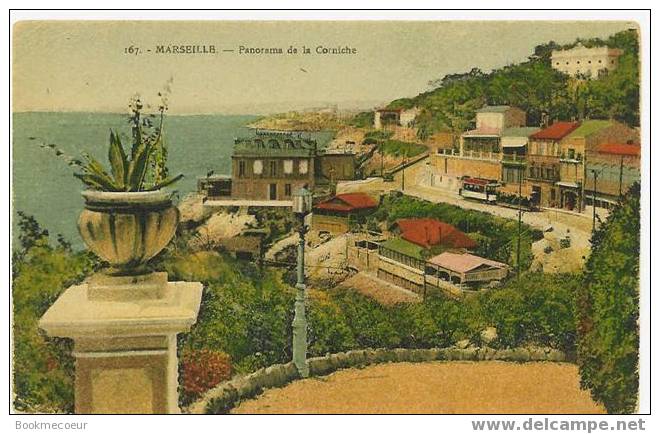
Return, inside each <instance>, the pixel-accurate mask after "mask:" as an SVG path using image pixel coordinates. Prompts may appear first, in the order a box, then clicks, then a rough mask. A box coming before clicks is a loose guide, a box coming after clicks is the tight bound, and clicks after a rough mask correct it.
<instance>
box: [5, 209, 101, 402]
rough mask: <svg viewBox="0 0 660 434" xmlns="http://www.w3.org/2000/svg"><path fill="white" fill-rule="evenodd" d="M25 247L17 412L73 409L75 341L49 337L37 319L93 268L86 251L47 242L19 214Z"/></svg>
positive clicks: (18, 299) (18, 308)
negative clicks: (73, 353)
mask: <svg viewBox="0 0 660 434" xmlns="http://www.w3.org/2000/svg"><path fill="white" fill-rule="evenodd" d="M19 227H20V228H21V229H22V232H21V235H20V237H19V240H20V243H21V248H20V249H19V250H16V251H14V255H13V262H12V267H13V270H14V275H13V279H12V301H13V309H14V312H13V315H14V316H13V320H14V321H13V325H12V327H13V340H14V353H13V360H12V361H13V374H14V376H13V378H14V393H15V399H14V407H15V408H16V409H17V410H19V411H29V412H45V413H52V412H58V413H62V412H64V413H70V412H72V411H73V402H74V401H73V358H72V357H71V349H72V348H71V347H72V346H71V341H70V340H67V339H57V338H49V337H47V336H46V335H45V333H44V332H43V331H41V330H40V329H39V327H38V321H39V318H41V316H42V315H43V314H44V313H45V312H46V310H47V309H48V307H49V306H50V305H51V304H53V302H54V301H55V300H56V299H57V297H59V295H60V294H61V293H62V291H64V289H66V288H67V287H68V286H70V285H73V284H75V283H77V282H79V281H80V280H81V279H82V278H83V277H84V276H85V275H87V274H88V273H89V272H90V271H91V270H92V269H93V267H94V265H95V262H94V260H93V259H92V257H91V256H90V255H88V254H86V253H73V252H71V251H70V250H69V249H67V248H65V247H63V246H59V247H53V246H51V245H50V244H49V239H48V232H47V231H45V230H43V229H41V228H40V226H39V225H38V223H37V222H36V220H34V219H33V218H32V217H30V216H26V215H24V214H20V213H19Z"/></svg>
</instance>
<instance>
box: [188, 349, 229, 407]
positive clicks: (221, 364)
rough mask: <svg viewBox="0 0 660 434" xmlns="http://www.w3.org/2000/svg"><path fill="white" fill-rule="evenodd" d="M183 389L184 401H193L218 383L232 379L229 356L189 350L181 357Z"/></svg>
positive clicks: (208, 351)
mask: <svg viewBox="0 0 660 434" xmlns="http://www.w3.org/2000/svg"><path fill="white" fill-rule="evenodd" d="M180 369H181V380H180V384H181V389H182V391H183V394H184V396H185V397H184V398H183V400H184V401H192V400H193V399H195V398H197V397H199V395H201V394H202V393H204V392H206V391H207V390H210V389H211V388H213V387H215V386H216V385H217V384H218V383H220V382H222V381H225V380H228V379H230V378H231V373H232V368H231V359H230V357H229V355H227V354H225V353H223V352H220V351H211V350H187V351H185V352H184V353H183V354H182V355H181V362H180Z"/></svg>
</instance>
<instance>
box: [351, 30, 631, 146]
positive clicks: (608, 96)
mask: <svg viewBox="0 0 660 434" xmlns="http://www.w3.org/2000/svg"><path fill="white" fill-rule="evenodd" d="M578 43H581V44H582V45H584V46H586V47H594V46H608V47H612V48H620V49H623V50H624V54H623V55H622V56H621V57H620V58H619V67H618V68H617V69H616V70H615V71H613V72H611V73H610V74H609V75H608V76H606V77H602V78H600V79H598V80H580V79H576V78H572V77H569V76H567V75H565V74H562V73H560V72H558V71H556V70H554V69H552V67H551V66H550V56H551V53H552V50H556V49H566V48H572V47H574V46H575V45H577V44H578ZM429 85H430V86H431V87H432V90H429V91H427V92H424V93H421V94H419V95H417V96H415V97H413V98H401V99H398V100H394V101H392V102H391V103H390V104H389V105H388V107H390V108H410V107H414V106H417V107H419V108H420V109H421V113H420V115H419V116H418V117H417V120H416V124H417V128H418V136H419V138H420V139H422V140H425V139H426V138H428V137H429V136H430V135H431V134H433V133H435V132H439V131H448V132H454V133H461V132H463V131H465V130H466V129H468V128H470V127H472V126H473V125H472V123H473V120H474V117H475V110H476V109H478V108H480V107H481V106H483V105H485V104H490V105H502V104H508V105H514V106H517V107H520V108H522V109H523V110H525V111H526V112H527V122H528V124H529V125H538V124H539V123H540V122H541V117H542V115H543V114H544V113H547V115H548V117H549V119H551V120H570V119H585V118H592V119H599V118H600V119H609V118H614V119H617V120H619V121H621V122H624V123H626V124H628V125H631V126H638V125H639V43H638V35H637V32H636V31H634V30H628V31H623V32H619V33H616V34H615V35H612V36H611V37H609V38H608V39H605V40H603V39H598V38H596V39H587V40H582V39H578V40H576V41H575V42H573V43H571V44H566V45H558V44H556V43H555V42H552V41H551V42H548V43H547V44H543V45H539V46H537V47H535V49H534V53H533V54H531V55H530V56H529V58H528V60H527V61H525V62H522V63H519V64H515V65H508V66H505V67H503V68H501V69H497V70H494V71H492V72H489V73H485V72H483V71H481V70H480V69H478V68H473V69H472V70H471V71H469V72H466V73H462V74H451V75H447V76H445V77H443V78H441V79H439V80H434V81H432V82H430V83H429ZM371 119H373V115H372V114H371V113H367V112H364V113H360V114H359V115H357V116H355V117H354V118H353V121H352V123H353V124H354V125H356V126H362V127H368V126H369V124H370V123H371Z"/></svg>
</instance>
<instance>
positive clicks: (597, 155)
mask: <svg viewBox="0 0 660 434" xmlns="http://www.w3.org/2000/svg"><path fill="white" fill-rule="evenodd" d="M640 156H641V147H640V145H639V144H638V143H625V144H622V143H605V144H602V145H599V146H598V147H597V148H596V149H595V150H592V151H588V152H587V165H586V167H587V175H590V174H591V175H592V176H591V182H587V184H586V187H585V201H586V203H587V204H589V205H591V204H592V203H594V201H595V202H596V206H599V207H603V208H609V207H611V206H612V205H613V204H615V203H616V202H617V200H618V198H619V197H620V196H621V195H623V194H625V193H626V191H628V189H629V188H630V186H631V185H632V184H633V183H635V182H639V181H640V180H641V170H640V169H641V161H640ZM594 172H595V173H596V174H597V180H596V182H595V188H594V182H593V181H594V178H593V174H594ZM594 192H595V194H594Z"/></svg>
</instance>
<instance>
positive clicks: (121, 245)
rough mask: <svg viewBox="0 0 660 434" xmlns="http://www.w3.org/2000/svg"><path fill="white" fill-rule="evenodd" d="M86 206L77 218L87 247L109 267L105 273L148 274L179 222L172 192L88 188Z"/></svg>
mask: <svg viewBox="0 0 660 434" xmlns="http://www.w3.org/2000/svg"><path fill="white" fill-rule="evenodd" d="M82 196H83V197H84V198H85V209H84V210H83V212H82V213H81V214H80V219H79V220H78V230H79V231H80V236H81V237H82V239H83V241H84V242H85V244H86V245H87V247H88V248H89V249H90V250H91V251H92V252H94V254H96V255H97V256H98V257H99V258H101V259H103V260H104V261H107V262H108V263H109V264H110V268H109V269H108V270H106V272H105V274H107V275H112V276H137V275H141V274H145V272H146V270H145V267H144V266H145V264H146V263H147V261H149V260H150V259H151V258H153V257H154V256H156V255H157V254H158V253H159V252H160V251H161V250H163V248H165V246H166V245H167V244H168V243H169V242H170V240H171V239H172V237H173V236H174V233H175V232H176V227H177V224H178V223H179V210H178V209H177V207H175V206H174V205H173V204H172V197H171V196H172V193H170V192H166V191H163V190H157V191H145V192H105V191H93V190H86V191H83V192H82Z"/></svg>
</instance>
